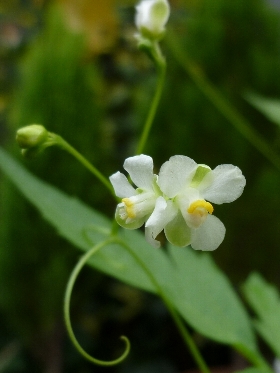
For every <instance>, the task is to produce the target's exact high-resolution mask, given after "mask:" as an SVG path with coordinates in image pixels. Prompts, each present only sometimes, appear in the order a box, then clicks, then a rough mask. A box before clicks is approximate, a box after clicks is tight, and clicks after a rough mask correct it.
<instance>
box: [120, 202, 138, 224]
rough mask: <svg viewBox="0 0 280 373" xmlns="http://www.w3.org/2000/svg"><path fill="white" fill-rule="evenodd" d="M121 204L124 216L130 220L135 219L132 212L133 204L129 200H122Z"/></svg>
mask: <svg viewBox="0 0 280 373" xmlns="http://www.w3.org/2000/svg"><path fill="white" fill-rule="evenodd" d="M122 202H123V203H124V205H125V210H126V214H127V216H128V217H129V218H130V219H134V218H135V217H136V214H135V211H134V203H133V202H132V201H131V200H130V199H129V198H123V199H122Z"/></svg>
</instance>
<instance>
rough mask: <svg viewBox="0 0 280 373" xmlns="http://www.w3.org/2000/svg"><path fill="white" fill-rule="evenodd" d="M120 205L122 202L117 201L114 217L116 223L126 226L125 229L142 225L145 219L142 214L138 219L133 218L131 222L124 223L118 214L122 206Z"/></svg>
mask: <svg viewBox="0 0 280 373" xmlns="http://www.w3.org/2000/svg"><path fill="white" fill-rule="evenodd" d="M122 205H123V203H119V204H118V206H117V209H116V214H115V218H116V221H117V223H118V224H119V225H120V226H121V227H123V228H126V229H137V228H140V227H142V225H143V224H144V223H145V221H146V220H147V216H143V217H141V218H140V219H135V220H134V221H133V222H131V223H126V222H125V220H123V219H121V216H120V209H121V208H122Z"/></svg>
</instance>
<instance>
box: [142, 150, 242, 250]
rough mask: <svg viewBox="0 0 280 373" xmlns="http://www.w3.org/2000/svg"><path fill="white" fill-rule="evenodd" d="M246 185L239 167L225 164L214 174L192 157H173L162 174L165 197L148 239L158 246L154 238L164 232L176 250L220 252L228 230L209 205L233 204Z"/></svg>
mask: <svg viewBox="0 0 280 373" xmlns="http://www.w3.org/2000/svg"><path fill="white" fill-rule="evenodd" d="M245 184H246V180H245V177H244V176H243V175H242V172H241V170H240V169H239V168H238V167H236V166H233V165H227V164H224V165H220V166H218V167H216V168H215V169H214V170H213V171H212V170H211V169H210V168H209V167H208V166H205V165H198V164H197V163H196V162H195V161H193V160H192V159H191V158H189V157H185V156H182V155H176V156H174V157H171V158H170V160H169V161H167V162H165V163H164V164H163V165H162V167H161V169H160V172H159V176H158V185H159V187H160V189H161V191H162V193H163V197H161V198H160V199H158V201H157V203H156V206H155V210H154V212H153V214H152V215H151V216H150V218H149V219H148V221H147V223H146V237H147V239H148V240H149V242H150V243H152V244H154V246H158V242H157V241H155V238H156V236H157V235H158V234H159V233H160V232H161V231H162V230H163V229H164V232H165V235H166V238H167V239H168V241H169V242H171V243H172V244H173V245H175V246H181V247H184V246H187V245H190V244H191V246H192V247H193V249H195V250H204V251H210V250H215V249H217V247H218V246H219V245H220V244H221V243H222V241H223V239H224V236H225V227H224V225H223V223H222V222H221V221H220V220H219V219H218V218H216V217H215V216H214V215H212V213H213V211H214V208H213V206H212V204H211V203H210V202H212V203H216V204H222V203H228V202H233V201H234V200H236V199H237V198H238V197H240V195H241V194H242V192H243V189H244V186H245ZM208 201H209V202H208Z"/></svg>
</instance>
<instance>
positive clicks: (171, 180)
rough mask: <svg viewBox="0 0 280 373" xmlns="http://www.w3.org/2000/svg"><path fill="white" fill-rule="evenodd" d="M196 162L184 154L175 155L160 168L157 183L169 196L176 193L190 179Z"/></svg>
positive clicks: (173, 195)
mask: <svg viewBox="0 0 280 373" xmlns="http://www.w3.org/2000/svg"><path fill="white" fill-rule="evenodd" d="M196 168H197V163H196V162H195V161H194V160H193V159H191V158H189V157H186V156H184V155H175V156H173V157H171V158H170V159H169V161H167V162H165V163H164V164H163V165H162V166H161V169H160V172H159V176H158V185H159V187H160V189H161V190H162V192H163V193H164V194H166V195H167V196H168V197H169V198H173V197H175V196H176V194H177V193H178V192H179V191H180V190H181V189H182V188H183V187H184V186H185V185H186V184H187V183H188V182H190V181H191V179H192V177H193V175H194V173H195V170H196Z"/></svg>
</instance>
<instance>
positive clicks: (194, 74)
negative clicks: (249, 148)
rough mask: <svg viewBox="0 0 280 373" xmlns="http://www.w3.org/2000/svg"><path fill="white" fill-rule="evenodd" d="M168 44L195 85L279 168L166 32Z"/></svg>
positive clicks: (265, 146) (270, 151)
mask: <svg viewBox="0 0 280 373" xmlns="http://www.w3.org/2000/svg"><path fill="white" fill-rule="evenodd" d="M167 36H168V38H166V39H167V41H168V45H169V48H170V49H171V50H172V52H173V54H174V56H175V58H176V59H177V61H178V63H179V64H180V65H181V66H182V67H183V69H184V70H185V71H186V72H187V73H188V74H189V76H190V77H191V78H192V80H193V81H194V83H195V84H196V85H197V87H198V88H199V89H200V90H201V92H202V93H203V94H204V95H205V96H206V97H207V98H208V100H209V101H210V102H212V104H213V105H214V106H215V107H216V108H217V109H218V110H219V112H220V113H221V114H222V115H223V116H224V117H225V118H226V119H227V120H228V121H229V122H230V123H231V124H232V125H233V126H234V127H235V128H236V129H237V130H238V131H239V132H240V133H241V135H242V136H243V137H244V138H246V139H247V140H248V141H249V142H250V143H251V144H252V145H253V146H254V147H255V148H256V149H257V150H258V151H259V152H260V153H262V155H263V156H264V157H265V158H266V159H268V160H269V161H270V162H271V163H272V164H273V165H274V166H275V167H276V168H277V169H278V170H280V157H279V155H278V154H277V153H276V152H275V151H274V150H273V149H272V148H271V146H270V145H269V144H267V142H266V141H265V140H263V139H262V137H261V136H260V135H259V134H258V132H257V131H255V130H254V128H253V127H252V126H251V124H250V123H249V122H248V121H247V120H246V119H245V118H244V117H243V116H242V115H241V114H240V113H239V112H238V111H237V110H236V109H235V107H233V106H232V105H231V104H230V103H229V102H228V101H227V100H226V99H225V98H224V97H223V95H222V94H221V93H220V91H219V90H218V89H217V88H216V87H215V86H214V85H213V84H212V83H211V82H210V81H209V80H208V79H207V77H206V76H205V75H204V74H203V72H202V70H201V69H200V68H199V67H198V66H197V65H196V64H195V63H194V62H193V61H191V59H190V58H189V57H188V55H187V53H186V52H185V51H184V50H183V47H182V46H181V45H180V43H179V41H178V38H177V37H176V35H174V33H172V32H171V30H170V32H169V33H168V35H167Z"/></svg>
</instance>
